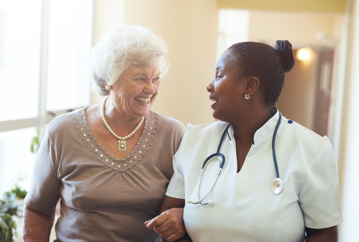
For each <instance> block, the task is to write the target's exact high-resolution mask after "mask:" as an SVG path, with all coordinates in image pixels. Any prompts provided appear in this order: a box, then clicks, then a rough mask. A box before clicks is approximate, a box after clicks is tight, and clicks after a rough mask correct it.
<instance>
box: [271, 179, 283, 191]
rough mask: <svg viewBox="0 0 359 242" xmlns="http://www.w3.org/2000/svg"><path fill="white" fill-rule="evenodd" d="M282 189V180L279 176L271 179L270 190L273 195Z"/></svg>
mask: <svg viewBox="0 0 359 242" xmlns="http://www.w3.org/2000/svg"><path fill="white" fill-rule="evenodd" d="M282 190H283V182H282V180H281V179H280V178H276V179H274V180H273V183H272V192H273V193H274V194H275V195H278V194H279V193H281V192H282Z"/></svg>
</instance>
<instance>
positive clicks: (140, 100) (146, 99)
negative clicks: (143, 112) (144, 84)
mask: <svg viewBox="0 0 359 242" xmlns="http://www.w3.org/2000/svg"><path fill="white" fill-rule="evenodd" d="M135 99H136V100H137V101H139V102H141V103H148V102H149V101H150V100H151V98H143V97H137V98H135Z"/></svg>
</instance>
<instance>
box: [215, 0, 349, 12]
mask: <svg viewBox="0 0 359 242" xmlns="http://www.w3.org/2000/svg"><path fill="white" fill-rule="evenodd" d="M217 1H218V5H219V7H221V8H242V9H258V10H259V9H260V10H274V11H303V12H329V13H344V12H345V6H346V3H347V0H250V1H249V0H217Z"/></svg>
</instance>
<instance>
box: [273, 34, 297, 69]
mask: <svg viewBox="0 0 359 242" xmlns="http://www.w3.org/2000/svg"><path fill="white" fill-rule="evenodd" d="M274 49H275V50H277V53H278V55H279V57H280V61H281V63H282V67H283V71H284V72H288V71H290V70H291V69H292V68H293V66H294V57H293V50H292V44H291V43H290V42H289V41H288V40H277V43H276V45H275V47H274Z"/></svg>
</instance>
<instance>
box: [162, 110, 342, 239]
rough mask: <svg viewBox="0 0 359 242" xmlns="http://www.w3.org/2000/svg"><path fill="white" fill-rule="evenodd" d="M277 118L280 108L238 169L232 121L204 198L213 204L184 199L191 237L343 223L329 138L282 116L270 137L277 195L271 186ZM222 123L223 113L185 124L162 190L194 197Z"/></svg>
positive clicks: (286, 235)
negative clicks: (221, 160)
mask: <svg viewBox="0 0 359 242" xmlns="http://www.w3.org/2000/svg"><path fill="white" fill-rule="evenodd" d="M278 118H279V112H277V113H276V114H275V115H274V116H273V117H272V118H271V119H270V120H268V121H267V123H265V124H264V125H263V126H262V127H261V128H260V129H258V130H257V131H256V133H255V135H254V144H253V145H252V147H251V148H250V150H249V152H248V154H247V157H246V159H245V162H244V164H243V166H242V168H241V170H240V172H239V173H237V157H236V144H235V139H234V136H233V135H234V133H233V129H232V127H230V128H229V130H228V134H229V135H227V137H226V139H225V141H224V142H223V145H222V148H221V152H222V153H223V154H224V156H225V159H226V162H225V165H224V167H223V170H222V173H221V175H220V176H219V178H218V181H217V183H216V184H215V186H214V188H213V190H212V192H211V193H210V194H209V196H208V197H207V198H206V199H205V200H204V201H203V202H208V201H209V200H210V199H212V200H213V201H214V204H212V205H205V206H204V205H200V204H190V203H186V205H185V209H184V221H185V226H186V229H187V232H188V234H189V235H190V237H191V239H192V240H193V241H194V242H197V241H201V242H202V241H203V242H211V241H213V242H218V241H242V242H252V241H253V242H254V241H266V242H270V241H273V242H274V241H275V242H298V241H304V239H305V233H304V230H305V226H306V227H308V228H314V229H320V228H328V227H331V226H335V225H338V224H339V223H341V221H342V214H341V209H340V200H339V188H338V175H337V169H336V164H335V161H334V153H333V149H332V146H331V144H330V142H329V140H328V138H327V137H321V136H319V135H317V134H315V133H314V132H312V131H310V130H309V129H307V128H305V127H303V126H301V125H299V124H297V123H295V122H293V121H291V120H288V119H286V118H285V117H283V118H282V123H281V125H280V127H279V130H278V133H277V138H276V143H275V144H276V156H277V162H278V168H279V174H280V178H281V179H282V180H283V190H282V192H281V193H280V194H279V195H274V194H273V193H272V190H271V187H272V182H273V180H274V179H275V178H276V174H275V168H274V163H273V159H272V148H271V146H272V137H273V132H274V129H275V126H276V124H277V121H278ZM226 126H227V123H224V122H221V121H218V122H214V123H211V124H205V125H195V126H192V125H188V129H187V132H186V133H185V135H184V137H183V140H182V143H181V145H180V148H179V149H178V151H177V153H176V155H175V157H174V161H173V162H174V175H173V177H172V179H171V182H170V184H169V187H168V189H167V192H166V195H167V196H169V197H173V198H179V199H186V200H188V199H190V200H191V201H192V202H197V201H198V198H197V192H198V183H199V174H200V172H201V167H202V164H203V161H204V160H205V159H206V157H207V156H209V155H211V154H213V153H215V152H216V150H217V147H218V144H219V140H220V137H221V135H222V133H223V130H224V129H225V127H226ZM228 136H229V137H228ZM218 169H219V162H218V161H214V162H210V163H209V164H208V165H207V168H206V170H205V172H204V177H203V181H202V184H201V189H200V194H201V195H200V198H203V196H204V195H205V194H207V193H208V191H209V189H210V187H211V185H212V183H213V181H214V180H215V178H216V176H217V172H218Z"/></svg>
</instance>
